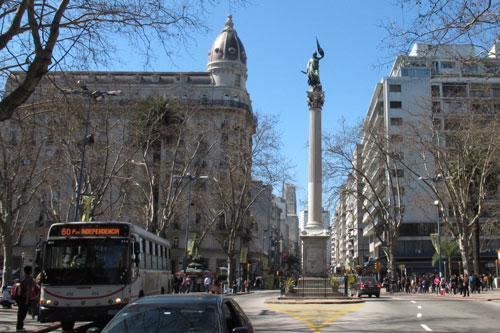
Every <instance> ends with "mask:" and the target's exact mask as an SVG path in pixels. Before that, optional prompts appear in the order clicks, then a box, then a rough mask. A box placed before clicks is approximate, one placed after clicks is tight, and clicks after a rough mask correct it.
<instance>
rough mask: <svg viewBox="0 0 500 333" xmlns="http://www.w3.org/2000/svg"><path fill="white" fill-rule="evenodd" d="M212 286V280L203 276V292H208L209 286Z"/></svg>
mask: <svg viewBox="0 0 500 333" xmlns="http://www.w3.org/2000/svg"><path fill="white" fill-rule="evenodd" d="M211 284H212V280H211V279H210V276H208V275H207V276H205V279H204V280H203V287H204V288H205V291H206V292H207V293H209V292H210V285H211Z"/></svg>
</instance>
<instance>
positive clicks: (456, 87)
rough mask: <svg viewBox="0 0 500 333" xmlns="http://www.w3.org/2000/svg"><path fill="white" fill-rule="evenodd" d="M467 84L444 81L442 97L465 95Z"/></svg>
mask: <svg viewBox="0 0 500 333" xmlns="http://www.w3.org/2000/svg"><path fill="white" fill-rule="evenodd" d="M466 96H467V85H466V84H465V83H444V84H443V97H466Z"/></svg>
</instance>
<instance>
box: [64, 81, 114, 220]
mask: <svg viewBox="0 0 500 333" xmlns="http://www.w3.org/2000/svg"><path fill="white" fill-rule="evenodd" d="M76 84H77V86H78V87H79V89H65V90H63V91H64V92H65V93H69V94H76V95H81V96H86V97H88V99H89V100H88V105H87V114H86V119H85V134H84V136H83V139H82V141H81V145H80V146H81V147H80V155H81V158H80V173H79V175H78V183H77V186H76V203H75V206H76V207H75V221H79V220H80V201H81V197H82V193H81V192H82V183H83V168H84V167H85V148H86V146H87V145H90V144H92V143H94V137H93V136H92V135H91V134H90V135H89V123H90V105H91V100H92V99H93V100H94V101H96V102H98V101H101V100H103V99H104V98H105V97H106V96H118V95H121V90H109V91H101V90H89V88H88V87H87V85H86V84H85V83H84V82H83V81H81V80H78V81H77V82H76Z"/></svg>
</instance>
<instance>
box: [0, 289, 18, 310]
mask: <svg viewBox="0 0 500 333" xmlns="http://www.w3.org/2000/svg"><path fill="white" fill-rule="evenodd" d="M15 303H16V302H15V301H14V300H13V299H12V296H11V295H10V292H9V287H8V286H3V289H2V301H1V302H0V304H1V305H2V307H3V308H4V309H12V305H13V304H15Z"/></svg>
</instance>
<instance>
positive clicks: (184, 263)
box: [174, 173, 208, 273]
mask: <svg viewBox="0 0 500 333" xmlns="http://www.w3.org/2000/svg"><path fill="white" fill-rule="evenodd" d="M174 178H176V179H181V180H187V181H188V206H187V212H186V233H185V244H186V249H185V251H184V259H183V260H182V269H183V271H184V273H186V268H187V260H188V241H189V224H190V222H189V220H190V211H191V184H192V183H193V182H194V181H196V180H198V179H208V176H193V175H191V174H190V173H186V174H185V175H183V176H180V175H174Z"/></svg>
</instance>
